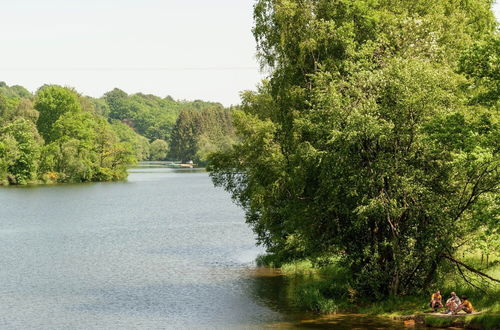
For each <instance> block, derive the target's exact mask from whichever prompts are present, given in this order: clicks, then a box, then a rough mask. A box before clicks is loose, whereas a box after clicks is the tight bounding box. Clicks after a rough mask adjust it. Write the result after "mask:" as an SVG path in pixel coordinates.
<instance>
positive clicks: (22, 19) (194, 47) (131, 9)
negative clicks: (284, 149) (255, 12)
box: [0, 0, 500, 106]
mask: <svg viewBox="0 0 500 330" xmlns="http://www.w3.org/2000/svg"><path fill="white" fill-rule="evenodd" d="M253 3H254V0H209V1H208V0H43V1H40V0H15V1H14V0H0V8H1V9H0V31H2V33H1V34H0V81H5V82H6V83H7V84H8V85H15V84H18V85H22V86H24V87H26V88H28V89H29V90H31V91H35V90H36V89H37V88H38V87H40V86H42V85H43V84H59V85H63V86H70V87H74V88H75V89H77V90H78V91H79V92H80V93H82V94H85V95H90V96H93V97H100V96H101V95H102V94H104V93H105V92H107V91H109V90H111V89H113V88H114V87H118V88H120V89H122V90H124V91H125V92H127V93H129V94H131V93H137V92H142V93H148V94H155V95H158V96H162V97H164V96H167V95H170V96H172V97H173V98H175V99H187V100H194V99H203V100H207V101H217V102H221V103H222V104H224V105H226V106H228V105H231V104H238V103H239V101H240V98H239V93H240V92H241V91H243V90H248V89H255V86H256V85H257V83H258V82H259V81H260V79H262V78H263V75H262V74H261V73H260V72H259V69H258V64H257V61H256V58H255V41H254V39H253V36H252V33H251V28H252V25H253V21H252V7H253ZM494 10H495V14H496V16H497V19H500V4H499V3H497V4H495V6H494Z"/></svg>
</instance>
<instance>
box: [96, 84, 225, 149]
mask: <svg viewBox="0 0 500 330" xmlns="http://www.w3.org/2000/svg"><path fill="white" fill-rule="evenodd" d="M104 100H105V101H106V103H107V104H108V105H109V109H110V112H109V118H110V119H114V120H120V121H122V122H124V123H127V124H128V125H129V126H131V127H133V128H134V129H135V130H136V132H138V133H139V134H140V135H142V136H145V137H146V138H148V139H149V140H151V141H154V140H157V139H161V140H165V141H170V135H171V134H172V130H173V126H174V124H175V122H176V119H177V117H178V115H179V113H180V112H181V110H183V109H192V110H202V109H204V108H207V107H213V106H220V105H218V104H217V103H210V102H203V101H194V102H177V101H174V100H173V99H172V98H171V97H166V98H163V99H162V98H160V97H158V96H154V95H146V94H141V93H138V94H133V95H128V94H127V93H125V92H124V91H122V90H120V89H117V88H115V89H114V90H112V91H110V92H108V93H106V94H104Z"/></svg>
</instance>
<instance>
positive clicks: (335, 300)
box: [257, 256, 500, 329]
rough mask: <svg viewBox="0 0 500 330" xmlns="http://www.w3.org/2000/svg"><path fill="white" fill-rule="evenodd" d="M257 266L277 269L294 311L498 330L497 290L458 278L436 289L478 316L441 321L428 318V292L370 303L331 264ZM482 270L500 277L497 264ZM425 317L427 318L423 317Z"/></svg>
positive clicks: (266, 261)
mask: <svg viewBox="0 0 500 330" xmlns="http://www.w3.org/2000/svg"><path fill="white" fill-rule="evenodd" d="M257 263H258V264H259V265H261V266H273V267H276V266H280V267H279V268H280V270H281V272H282V273H283V275H284V276H286V277H287V278H288V281H287V283H288V284H287V285H288V287H287V295H288V299H290V301H291V303H292V304H293V305H295V306H296V307H298V308H300V309H303V310H308V311H314V312H318V313H340V312H356V313H363V314H371V315H378V316H385V317H392V318H396V317H402V316H406V315H420V316H419V320H421V321H424V322H425V324H426V325H429V326H435V327H446V326H452V325H455V326H456V325H461V326H465V327H470V328H476V329H499V328H498V325H499V324H500V302H499V299H498V297H499V295H500V286H499V285H496V286H492V285H490V286H489V287H488V288H487V289H486V292H487V293H484V292H482V291H480V290H478V289H475V288H473V287H471V286H470V285H468V284H467V283H465V282H464V281H463V279H462V278H460V277H459V276H456V275H455V274H453V273H450V274H449V275H448V276H445V278H446V279H445V280H443V281H442V283H440V285H439V289H440V290H441V293H442V295H443V298H444V299H447V298H448V297H449V294H450V292H451V291H455V292H457V294H459V295H466V296H468V297H469V299H470V301H471V302H472V304H473V305H474V307H475V309H476V310H477V311H479V312H480V314H478V315H470V316H465V317H463V316H462V317H460V318H458V319H457V318H448V317H446V318H442V317H433V316H431V315H428V313H429V312H430V308H429V305H428V303H429V299H430V294H431V290H429V292H428V293H423V294H420V295H406V296H396V297H389V298H387V299H385V300H382V301H373V300H369V299H366V298H364V297H360V296H359V295H358V293H357V292H356V291H355V290H354V289H353V288H352V287H351V286H350V285H349V276H348V273H347V272H346V271H345V270H343V269H342V268H341V267H339V266H338V265H337V264H335V263H332V264H329V265H327V266H321V267H315V266H314V265H313V264H312V263H311V262H310V261H297V262H292V263H287V264H282V265H279V264H277V263H276V262H273V258H272V257H270V256H263V257H260V258H259V259H258V260H257ZM483 270H484V271H485V272H486V273H488V274H489V275H491V276H493V277H495V278H499V277H500V264H499V263H498V262H493V263H492V264H491V266H490V267H488V268H485V267H483ZM426 314H427V315H426Z"/></svg>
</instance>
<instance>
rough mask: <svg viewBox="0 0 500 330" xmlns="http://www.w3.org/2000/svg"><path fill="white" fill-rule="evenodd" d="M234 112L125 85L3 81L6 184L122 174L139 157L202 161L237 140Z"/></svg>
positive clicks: (1, 164)
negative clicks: (105, 87) (83, 90)
mask: <svg viewBox="0 0 500 330" xmlns="http://www.w3.org/2000/svg"><path fill="white" fill-rule="evenodd" d="M231 113H232V110H231V109H227V108H224V107H222V105H220V104H218V103H211V102H203V101H193V102H187V101H175V100H174V99H172V98H171V97H166V98H163V99H162V98H160V97H157V96H153V95H144V94H134V95H127V94H126V93H125V92H123V91H121V90H119V89H114V90H112V91H110V92H108V93H106V94H105V95H104V96H103V97H102V98H99V99H95V98H91V97H86V96H82V95H80V94H79V93H78V92H77V91H75V90H73V89H71V88H65V87H61V86H55V85H46V86H43V87H41V88H40V89H39V90H38V91H37V92H36V93H35V94H34V95H33V94H31V93H30V92H29V91H28V90H26V89H25V88H23V87H22V86H10V87H9V86H8V85H7V84H5V83H0V185H8V184H30V183H55V182H88V181H111V180H121V179H124V178H125V177H126V176H127V171H126V169H127V167H128V166H130V165H133V164H134V163H135V162H137V161H141V160H165V159H167V158H170V159H173V160H181V161H190V160H192V161H194V162H196V163H198V164H201V165H203V164H204V162H205V161H206V156H207V154H208V153H209V152H212V151H217V150H222V149H225V148H227V147H228V145H230V144H231V143H232V139H233V138H234V133H233V129H232V120H231ZM170 146H172V147H170Z"/></svg>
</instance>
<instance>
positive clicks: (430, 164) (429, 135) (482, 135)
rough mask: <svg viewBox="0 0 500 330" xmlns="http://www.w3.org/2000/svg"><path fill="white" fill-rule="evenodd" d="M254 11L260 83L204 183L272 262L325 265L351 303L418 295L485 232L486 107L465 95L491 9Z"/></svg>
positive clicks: (397, 6) (491, 132) (492, 158)
mask: <svg viewBox="0 0 500 330" xmlns="http://www.w3.org/2000/svg"><path fill="white" fill-rule="evenodd" d="M254 17H255V28H254V35H255V38H256V40H257V44H258V50H259V58H260V60H261V64H262V66H263V67H266V68H267V69H268V71H269V72H270V76H269V80H268V81H266V82H264V83H263V84H262V86H261V87H260V89H259V91H258V92H257V93H249V92H247V93H244V94H243V106H242V107H241V111H238V112H236V113H235V115H234V117H235V127H236V130H237V136H238V143H237V144H236V145H234V147H233V148H231V149H230V150H228V151H224V152H218V153H215V154H213V155H212V156H210V160H211V165H210V169H211V171H212V174H211V175H212V178H213V181H214V183H215V184H216V185H220V186H224V187H225V188H226V189H227V190H229V191H230V192H231V193H232V195H233V198H234V199H235V200H236V201H237V202H238V203H239V204H240V205H241V206H242V207H243V208H244V209H245V210H246V218H247V222H248V223H249V224H250V225H251V226H252V228H253V229H254V231H255V232H256V233H257V235H258V239H259V242H260V243H261V244H263V245H265V246H266V247H267V249H268V251H269V252H270V253H273V254H275V255H277V256H278V259H279V260H282V261H286V260H293V259H301V258H311V259H315V258H325V257H326V258H328V257H329V256H331V255H337V256H339V257H340V264H341V265H342V267H344V268H346V269H348V270H349V271H350V274H351V276H352V278H351V284H352V287H353V288H354V289H355V290H356V292H358V293H359V294H361V295H366V296H370V297H376V298H379V299H382V298H384V297H386V296H388V295H398V294H408V293H416V292H421V290H423V289H425V288H427V287H428V286H429V285H430V284H431V283H433V282H434V281H435V280H436V279H437V276H436V272H437V269H438V268H439V266H440V265H441V264H443V262H444V259H443V254H447V255H454V254H455V252H456V249H457V247H458V246H460V245H461V244H463V243H464V242H465V241H466V239H467V238H466V237H467V236H468V234H470V233H477V232H478V231H480V230H486V229H485V228H492V226H497V224H498V222H496V224H495V223H494V221H493V222H490V223H491V224H492V226H490V225H487V222H485V221H484V219H485V218H486V217H488V216H489V215H492V214H493V213H492V212H484V210H488V209H491V210H493V209H494V203H495V201H496V200H497V197H496V196H497V195H496V194H497V191H498V183H499V181H500V179H499V173H498V164H499V157H498V145H499V144H498V141H499V136H500V135H499V133H500V131H499V126H498V112H497V110H496V109H495V108H494V107H492V106H491V103H488V102H474V101H473V100H474V98H475V97H476V96H477V95H478V93H477V92H476V91H475V90H474V89H464V88H463V87H464V86H466V85H467V83H468V82H470V81H471V80H472V79H479V78H478V77H479V74H478V73H476V72H472V71H471V70H470V68H471V67H473V66H474V65H468V63H469V62H470V61H472V60H469V59H470V58H471V57H470V52H471V49H472V52H473V53H474V52H475V51H476V50H475V49H476V48H474V46H473V45H474V44H475V43H476V42H477V43H478V44H480V45H482V42H483V41H484V42H487V41H485V40H489V38H493V35H494V28H495V20H494V18H493V15H492V13H491V10H490V2H489V1H481V0H477V1H468V2H461V3H457V2H456V1H452V0H441V1H427V0H418V1H411V2H404V1H398V2H394V1H377V2H375V1H369V0H366V1H357V2H355V3H353V2H352V1H345V0H337V1H329V0H328V1H327V0H320V1H312V0H310V1H309V0H308V1H296V0H278V1H276V0H260V1H257V3H256V5H255V11H254ZM451 26H453V29H451V28H449V27H451ZM471 47H472V48H471ZM481 49H482V48H481ZM488 49H490V48H488ZM495 49H496V48H495ZM485 52H486V53H488V54H489V52H490V51H489V50H485ZM464 54H465V55H464ZM495 54H496V53H495ZM495 56H496V55H495ZM484 57H488V58H491V56H490V55H488V56H482V57H481V59H482V58H484ZM493 58H494V57H493ZM461 59H463V60H461ZM460 61H462V69H461V70H459V65H458V64H459V62H460ZM472 62H474V61H472ZM472 62H471V63H472ZM490 67H492V68H493V69H491V70H490V69H488V70H487V71H488V72H496V71H495V70H496V69H495V67H494V66H490ZM463 72H467V74H468V75H469V76H466V75H464V73H463ZM488 77H490V76H488ZM488 79H490V78H488ZM489 82H490V80H488V86H489V87H488V88H491V84H489ZM484 84H485V85H487V84H486V83H484ZM497 94H498V93H497ZM190 129H191V128H190V126H186V131H189V130H190ZM172 148H174V145H172ZM479 205H481V207H480V208H479V207H478V206H479Z"/></svg>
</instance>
